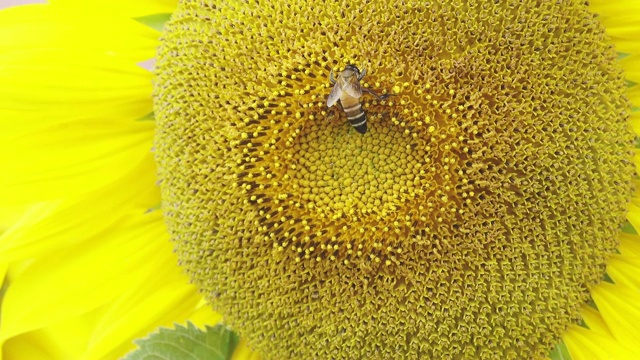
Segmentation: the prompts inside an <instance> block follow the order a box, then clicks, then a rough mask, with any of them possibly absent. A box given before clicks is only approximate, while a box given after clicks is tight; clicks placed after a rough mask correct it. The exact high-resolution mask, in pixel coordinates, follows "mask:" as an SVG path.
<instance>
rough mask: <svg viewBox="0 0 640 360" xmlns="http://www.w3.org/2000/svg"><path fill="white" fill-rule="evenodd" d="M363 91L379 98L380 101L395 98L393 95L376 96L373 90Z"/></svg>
mask: <svg viewBox="0 0 640 360" xmlns="http://www.w3.org/2000/svg"><path fill="white" fill-rule="evenodd" d="M362 91H364V92H368V93H369V94H371V95H373V96H375V97H377V98H378V99H379V100H384V99H386V98H388V97H389V96H393V94H382V95H378V94H376V93H375V92H374V91H373V90H369V89H367V88H362Z"/></svg>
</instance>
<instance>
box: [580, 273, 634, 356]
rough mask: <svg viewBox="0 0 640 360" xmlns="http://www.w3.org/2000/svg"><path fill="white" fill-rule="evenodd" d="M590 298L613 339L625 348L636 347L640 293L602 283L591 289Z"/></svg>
mask: <svg viewBox="0 0 640 360" xmlns="http://www.w3.org/2000/svg"><path fill="white" fill-rule="evenodd" d="M591 297H592V298H593V300H594V302H595V303H596V306H597V307H598V310H599V311H600V313H601V314H602V318H603V319H604V321H605V323H606V324H607V326H608V328H609V330H611V333H612V334H613V336H614V337H615V339H616V340H618V341H619V342H620V343H622V344H626V345H627V346H630V345H632V346H637V341H638V339H640V327H638V324H639V323H640V292H639V291H638V290H629V289H628V288H625V287H623V286H618V285H613V284H610V283H606V282H602V283H600V284H598V285H596V286H594V287H593V288H592V289H591Z"/></svg>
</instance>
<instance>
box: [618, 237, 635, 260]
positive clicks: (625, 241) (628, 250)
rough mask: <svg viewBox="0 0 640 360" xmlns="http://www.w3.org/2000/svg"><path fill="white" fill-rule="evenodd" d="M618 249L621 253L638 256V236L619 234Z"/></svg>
mask: <svg viewBox="0 0 640 360" xmlns="http://www.w3.org/2000/svg"><path fill="white" fill-rule="evenodd" d="M619 250H620V252H621V253H622V255H625V256H633V257H636V258H638V257H640V236H638V235H634V234H627V233H623V234H621V235H620V247H619Z"/></svg>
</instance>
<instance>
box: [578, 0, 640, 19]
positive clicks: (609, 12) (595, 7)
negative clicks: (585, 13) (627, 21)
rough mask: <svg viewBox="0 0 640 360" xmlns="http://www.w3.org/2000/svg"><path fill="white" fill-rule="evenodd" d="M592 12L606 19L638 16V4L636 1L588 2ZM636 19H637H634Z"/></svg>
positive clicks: (639, 6)
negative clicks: (631, 15)
mask: <svg viewBox="0 0 640 360" xmlns="http://www.w3.org/2000/svg"><path fill="white" fill-rule="evenodd" d="M589 8H590V9H591V11H592V12H594V13H596V14H600V15H602V16H603V17H607V18H612V17H616V18H623V17H627V16H628V15H629V14H636V16H637V14H640V2H638V1H636V0H615V1H611V0H590V1H589ZM636 18H637V17H636Z"/></svg>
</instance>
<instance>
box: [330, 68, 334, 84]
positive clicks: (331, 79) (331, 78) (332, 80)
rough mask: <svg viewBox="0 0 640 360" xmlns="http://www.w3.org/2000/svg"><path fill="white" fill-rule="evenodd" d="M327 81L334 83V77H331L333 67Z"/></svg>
mask: <svg viewBox="0 0 640 360" xmlns="http://www.w3.org/2000/svg"><path fill="white" fill-rule="evenodd" d="M329 81H331V84H335V83H336V79H335V78H334V77H333V69H331V73H330V74H329Z"/></svg>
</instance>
